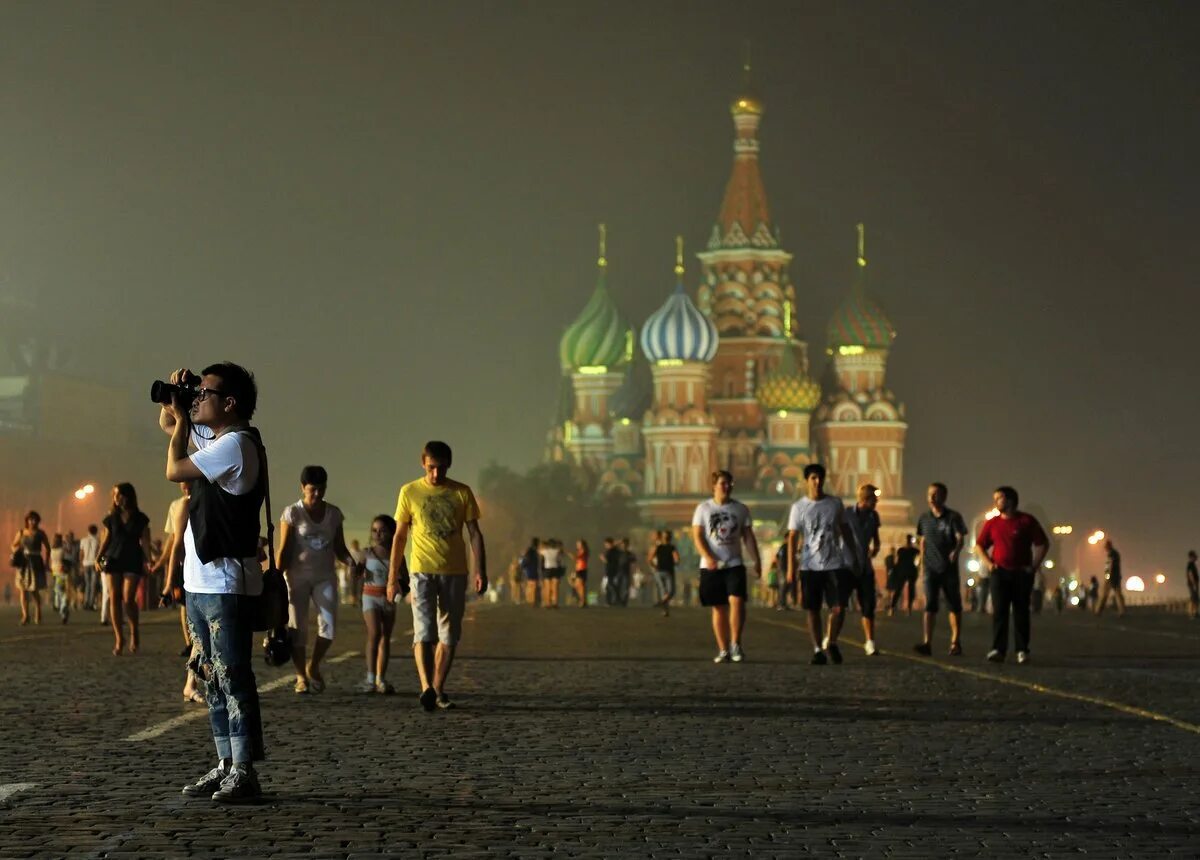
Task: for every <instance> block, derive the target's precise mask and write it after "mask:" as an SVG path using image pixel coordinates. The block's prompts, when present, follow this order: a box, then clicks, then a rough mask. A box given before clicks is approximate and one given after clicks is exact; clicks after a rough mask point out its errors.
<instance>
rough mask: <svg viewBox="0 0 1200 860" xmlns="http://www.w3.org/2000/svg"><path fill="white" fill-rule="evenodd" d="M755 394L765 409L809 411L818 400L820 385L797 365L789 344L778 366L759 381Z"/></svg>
mask: <svg viewBox="0 0 1200 860" xmlns="http://www.w3.org/2000/svg"><path fill="white" fill-rule="evenodd" d="M755 396H756V397H757V398H758V402H759V404H761V405H762V407H763V408H764V409H770V410H772V411H774V410H776V409H784V410H787V411H789V412H811V411H812V410H813V409H816V408H817V404H818V403H820V402H821V386H820V385H818V384H817V383H816V382H814V381H813V380H812V379H810V378H809V376H808V374H807V373H805V372H804V371H803V370H801V369H800V367H799V365H797V363H796V359H795V356H794V355H793V353H792V346H791V344H790V343H789V344H788V345H787V347H786V348H785V349H784V351H783V360H782V361H780V363H779V367H777V368H776V369H775V370H772V371H771V372H769V373H767V374H765V375H764V376H763V378H762V379H761V380H760V381H759V383H758V387H757V389H756V391H755Z"/></svg>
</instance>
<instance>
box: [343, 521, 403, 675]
mask: <svg viewBox="0 0 1200 860" xmlns="http://www.w3.org/2000/svg"><path fill="white" fill-rule="evenodd" d="M395 537H396V521H395V520H394V519H393V518H392V517H389V516H388V515H387V514H380V515H379V516H377V517H375V519H374V520H372V521H371V543H370V545H369V546H368V547H367V548H366V549H365V550H364V551H363V558H362V561H361V562H358V561H356V562H355V563H354V567H353V568H351V571H352V573H353V574H354V575H355V578H357V576H361V577H362V578H363V581H362V614H363V623H364V624H365V625H366V628H367V643H366V647H365V648H363V654H364V655H365V656H366V660H367V676H366V678H364V679H363V682H362V683H361V684H359V685H358V692H360V693H382V694H384V695H388V696H390V695H391V694H393V693H395V692H396V690H395V688H394V687H393V686H392V685H391V684H389V683H388V682H387V669H388V661H389V660H390V659H391V656H392V630H393V628H395V626H396V604H395V602H389V601H388V599H387V582H388V564H389V562H390V561H391V557H392V541H393V540H394V539H395ZM400 564H401V565H404V564H405V562H404V557H403V556H401V557H400ZM407 575H408V568H407V566H406V567H405V568H404V569H403V570H402V571H401V573H400V577H401V578H404V577H406V576H407Z"/></svg>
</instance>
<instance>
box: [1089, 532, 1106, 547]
mask: <svg viewBox="0 0 1200 860" xmlns="http://www.w3.org/2000/svg"><path fill="white" fill-rule="evenodd" d="M1102 540H1104V532H1102V531H1100V529H1096V531H1094V532H1092V533H1091V534H1090V535H1088V543H1090V544H1091V545H1092V546H1095V545H1096V544H1098V543H1100V541H1102Z"/></svg>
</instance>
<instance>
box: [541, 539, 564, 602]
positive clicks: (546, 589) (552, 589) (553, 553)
mask: <svg viewBox="0 0 1200 860" xmlns="http://www.w3.org/2000/svg"><path fill="white" fill-rule="evenodd" d="M538 552H539V553H540V554H541V556H542V569H543V574H542V587H543V589H542V607H543V608H544V609H558V584H559V583H560V582H562V578H563V549H562V542H561V541H558V540H556V539H554V538H550V539H549V540H546V541H542V546H541V548H540V549H539V550H538Z"/></svg>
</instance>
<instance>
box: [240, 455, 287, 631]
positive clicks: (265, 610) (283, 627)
mask: <svg viewBox="0 0 1200 860" xmlns="http://www.w3.org/2000/svg"><path fill="white" fill-rule="evenodd" d="M255 437H256V441H257V443H258V459H259V466H260V468H261V470H262V479H263V501H264V502H265V503H266V507H267V569H266V570H265V571H264V572H263V581H262V593H261V594H259V595H258V596H256V597H247V598H246V602H247V606H246V612H247V616H248V618H249V621H250V629H251V630H255V631H262V630H269V631H271V632H272V634H273V635H276V636H278V635H286V632H287V622H288V587H287V581H286V580H285V579H284V578H283V573H282V572H281V571H280V570H279V568H278V567H277V566H276V565H275V520H274V518H273V517H272V516H271V475H270V471H269V470H268V468H267V449H266V446H265V445H263V443H262V437H261V436H260V435H258V434H255ZM238 561H239V563H241V565H242V594H245V593H246V567H245V562H243V561H242V560H241V559H238Z"/></svg>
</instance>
